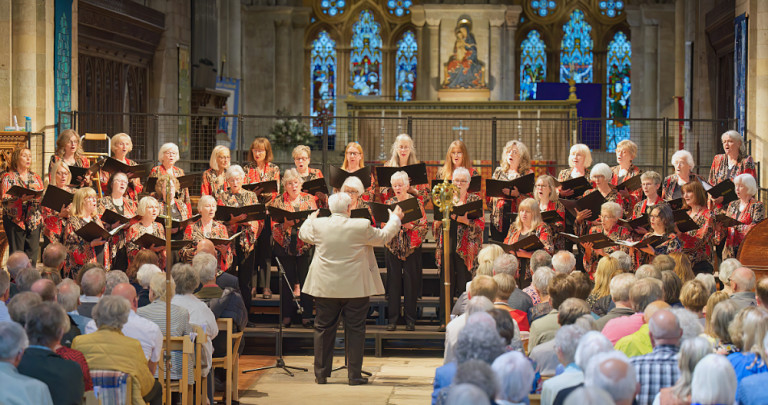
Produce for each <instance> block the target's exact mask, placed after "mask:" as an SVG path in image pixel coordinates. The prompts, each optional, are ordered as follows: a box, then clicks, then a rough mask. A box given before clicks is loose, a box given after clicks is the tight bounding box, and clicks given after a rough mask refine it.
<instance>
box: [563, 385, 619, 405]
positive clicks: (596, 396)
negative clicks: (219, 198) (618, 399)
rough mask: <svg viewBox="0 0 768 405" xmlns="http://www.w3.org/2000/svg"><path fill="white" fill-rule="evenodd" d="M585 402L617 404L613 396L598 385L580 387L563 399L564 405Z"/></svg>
mask: <svg viewBox="0 0 768 405" xmlns="http://www.w3.org/2000/svg"><path fill="white" fill-rule="evenodd" d="M583 404H603V405H611V404H615V402H613V398H611V395H610V394H608V393H607V392H606V391H605V390H602V389H600V388H597V387H584V386H582V387H579V388H577V389H575V390H573V391H572V392H571V393H570V394H568V396H567V397H566V398H565V401H563V405H583Z"/></svg>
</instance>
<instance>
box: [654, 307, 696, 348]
mask: <svg viewBox="0 0 768 405" xmlns="http://www.w3.org/2000/svg"><path fill="white" fill-rule="evenodd" d="M669 311H670V312H672V313H673V314H675V316H676V317H677V323H678V324H679V325H680V329H682V330H683V336H682V338H681V339H682V340H685V339H692V338H695V337H696V336H699V335H701V334H702V333H703V332H704V327H703V326H701V322H699V317H698V316H697V315H696V314H694V313H693V312H691V311H689V310H687V309H685V308H670V309H669ZM651 319H653V318H651ZM648 327H649V328H650V322H649V325H648Z"/></svg>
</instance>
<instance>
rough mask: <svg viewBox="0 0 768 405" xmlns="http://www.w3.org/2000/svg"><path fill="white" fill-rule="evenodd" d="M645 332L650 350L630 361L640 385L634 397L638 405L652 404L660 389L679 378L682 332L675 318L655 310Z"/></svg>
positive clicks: (667, 312)
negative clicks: (651, 348) (678, 363)
mask: <svg viewBox="0 0 768 405" xmlns="http://www.w3.org/2000/svg"><path fill="white" fill-rule="evenodd" d="M648 331H649V333H650V336H651V342H652V344H653V351H652V352H651V353H648V354H645V355H642V356H637V357H633V358H631V359H630V362H631V363H632V366H633V367H634V368H635V372H636V373H637V382H638V383H639V384H640V391H639V392H638V394H637V403H638V404H639V405H650V404H652V403H653V398H654V397H655V396H656V394H657V393H658V392H659V391H660V390H661V389H662V388H665V387H671V386H672V385H674V384H675V382H676V381H677V380H678V379H679V378H680V370H679V369H678V368H677V357H678V350H679V347H678V344H679V343H680V337H681V336H682V335H683V330H682V329H680V325H679V324H678V322H677V317H676V316H675V315H674V314H673V313H672V312H670V311H667V310H664V309H662V310H659V311H656V313H655V314H653V316H652V317H651V319H650V321H648Z"/></svg>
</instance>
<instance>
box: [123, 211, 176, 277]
mask: <svg viewBox="0 0 768 405" xmlns="http://www.w3.org/2000/svg"><path fill="white" fill-rule="evenodd" d="M145 233H148V234H150V235H155V236H157V237H158V238H162V239H165V227H164V226H163V225H162V224H161V223H159V222H157V221H155V222H152V224H151V225H150V226H149V227H144V225H142V224H141V222H136V223H134V224H133V225H131V226H129V227H128V230H127V231H125V240H127V241H128V242H127V245H126V247H127V252H128V264H129V265H130V264H131V262H132V261H133V259H134V258H135V257H136V255H137V254H139V251H141V250H142V249H143V248H142V247H140V246H139V245H137V244H135V243H133V242H134V241H135V240H136V239H139V237H141V235H144V234H145ZM156 253H157V258H158V259H160V260H159V264H158V265H157V266H158V267H160V268H161V269H165V263H166V257H167V256H168V255H167V253H166V251H165V250H162V251H160V252H156Z"/></svg>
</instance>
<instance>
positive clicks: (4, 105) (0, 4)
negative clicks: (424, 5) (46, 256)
mask: <svg viewBox="0 0 768 405" xmlns="http://www.w3.org/2000/svg"><path fill="white" fill-rule="evenodd" d="M12 30H13V22H12V20H11V0H0V38H11V32H12ZM12 49H13V44H12V43H11V41H10V40H6V41H2V42H0V60H4V61H10V60H11V57H12V55H13V51H12ZM419 50H421V49H419ZM0 77H2V78H3V79H2V80H0V123H2V125H3V126H5V125H10V124H12V123H13V122H11V121H9V120H11V119H12V115H13V114H12V113H11V96H12V94H13V92H12V91H11V90H12V87H13V70H12V66H11V65H10V64H8V63H5V64H3V65H2V66H0Z"/></svg>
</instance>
